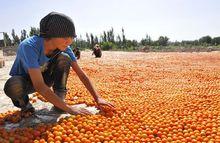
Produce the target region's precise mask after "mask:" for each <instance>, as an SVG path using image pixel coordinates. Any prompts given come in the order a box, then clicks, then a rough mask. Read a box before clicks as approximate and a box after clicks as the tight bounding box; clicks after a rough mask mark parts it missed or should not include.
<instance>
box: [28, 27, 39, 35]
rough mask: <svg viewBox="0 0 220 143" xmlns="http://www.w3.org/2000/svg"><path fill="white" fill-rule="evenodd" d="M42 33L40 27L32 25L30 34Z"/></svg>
mask: <svg viewBox="0 0 220 143" xmlns="http://www.w3.org/2000/svg"><path fill="white" fill-rule="evenodd" d="M39 34H40V29H39V28H35V27H31V30H30V33H29V36H30V37H31V36H33V35H39Z"/></svg>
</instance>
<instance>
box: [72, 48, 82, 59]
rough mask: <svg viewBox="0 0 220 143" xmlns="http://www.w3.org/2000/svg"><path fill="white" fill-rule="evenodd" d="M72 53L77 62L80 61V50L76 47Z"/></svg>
mask: <svg viewBox="0 0 220 143" xmlns="http://www.w3.org/2000/svg"><path fill="white" fill-rule="evenodd" d="M73 53H74V54H75V56H76V58H77V60H78V59H80V54H81V53H80V50H79V48H78V47H76V48H74V49H73Z"/></svg>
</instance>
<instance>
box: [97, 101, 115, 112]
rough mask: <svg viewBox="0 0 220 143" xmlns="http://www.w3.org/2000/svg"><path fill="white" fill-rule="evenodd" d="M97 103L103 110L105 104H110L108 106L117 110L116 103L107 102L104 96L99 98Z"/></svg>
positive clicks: (112, 109)
mask: <svg viewBox="0 0 220 143" xmlns="http://www.w3.org/2000/svg"><path fill="white" fill-rule="evenodd" d="M97 104H98V106H99V108H100V109H101V110H102V107H103V106H108V107H109V108H110V109H111V111H115V107H114V105H113V104H111V103H109V102H107V101H106V100H104V99H102V98H98V100H97Z"/></svg>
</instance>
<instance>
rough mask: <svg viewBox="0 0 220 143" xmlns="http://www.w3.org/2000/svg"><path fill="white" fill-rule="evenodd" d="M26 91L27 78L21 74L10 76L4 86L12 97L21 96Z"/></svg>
mask: <svg viewBox="0 0 220 143" xmlns="http://www.w3.org/2000/svg"><path fill="white" fill-rule="evenodd" d="M24 91H25V79H24V78H23V77H21V76H13V77H11V78H9V79H8V80H7V81H6V83H5V86H4V92H5V94H6V95H7V96H9V97H10V98H19V97H20V96H22V95H23V94H24Z"/></svg>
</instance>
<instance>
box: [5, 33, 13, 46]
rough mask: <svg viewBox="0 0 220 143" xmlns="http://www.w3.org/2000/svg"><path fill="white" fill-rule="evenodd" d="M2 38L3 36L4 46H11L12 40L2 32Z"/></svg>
mask: <svg viewBox="0 0 220 143" xmlns="http://www.w3.org/2000/svg"><path fill="white" fill-rule="evenodd" d="M3 38H4V43H5V46H11V43H12V42H11V39H10V37H9V36H8V34H7V33H3Z"/></svg>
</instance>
